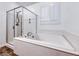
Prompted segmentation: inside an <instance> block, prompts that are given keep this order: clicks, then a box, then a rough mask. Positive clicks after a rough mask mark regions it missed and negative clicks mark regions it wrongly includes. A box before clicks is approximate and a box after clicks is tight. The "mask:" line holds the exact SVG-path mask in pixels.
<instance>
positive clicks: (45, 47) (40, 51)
mask: <svg viewBox="0 0 79 59" xmlns="http://www.w3.org/2000/svg"><path fill="white" fill-rule="evenodd" d="M38 36H39V38H38V39H37V40H34V39H29V38H23V37H15V38H14V40H13V42H12V45H13V49H14V50H15V52H16V54H18V55H24V56H27V55H31V56H33V55H35V56H36V55H42V56H44V55H49V56H51V55H73V54H74V55H79V53H78V52H76V51H75V49H74V47H73V46H71V44H70V43H69V42H68V41H67V40H66V39H65V38H64V37H63V36H62V35H55V34H52V35H51V34H46V33H44V34H43V33H42V34H38ZM54 49H56V50H58V51H56V50H54ZM62 51H63V52H62ZM64 52H68V53H64Z"/></svg>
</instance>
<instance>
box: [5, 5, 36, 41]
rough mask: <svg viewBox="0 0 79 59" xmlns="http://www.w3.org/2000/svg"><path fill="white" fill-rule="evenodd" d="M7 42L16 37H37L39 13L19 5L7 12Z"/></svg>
mask: <svg viewBox="0 0 79 59" xmlns="http://www.w3.org/2000/svg"><path fill="white" fill-rule="evenodd" d="M6 15H7V16H6V18H7V20H6V42H11V41H12V40H13V38H14V37H29V38H35V35H36V34H37V15H36V14H35V13H33V12H32V11H30V10H29V9H27V8H25V7H23V6H19V7H16V8H14V9H11V10H9V11H7V12H6Z"/></svg>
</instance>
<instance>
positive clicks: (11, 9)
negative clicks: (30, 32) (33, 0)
mask: <svg viewBox="0 0 79 59" xmlns="http://www.w3.org/2000/svg"><path fill="white" fill-rule="evenodd" d="M21 7H22V14H23V8H24V9H26V10H28V11H29V12H31V13H32V14H34V15H35V16H36V32H35V33H36V34H37V16H38V15H37V14H35V13H34V12H32V11H30V10H29V9H28V8H25V7H23V6H19V7H16V8H13V9H11V10H8V11H6V43H9V42H8V12H10V11H14V30H13V31H14V32H13V35H14V37H15V10H16V9H18V8H21ZM22 17H23V16H22ZM21 35H22V18H21Z"/></svg>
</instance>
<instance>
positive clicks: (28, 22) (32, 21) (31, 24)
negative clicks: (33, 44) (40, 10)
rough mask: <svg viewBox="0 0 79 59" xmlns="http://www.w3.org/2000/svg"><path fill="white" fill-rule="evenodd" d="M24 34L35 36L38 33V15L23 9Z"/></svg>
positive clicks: (25, 35)
mask: <svg viewBox="0 0 79 59" xmlns="http://www.w3.org/2000/svg"><path fill="white" fill-rule="evenodd" d="M22 22H23V23H22V24H23V26H22V27H23V36H24V37H30V38H34V37H35V35H36V16H35V15H34V14H32V13H31V12H29V11H28V10H26V9H23V21H22Z"/></svg>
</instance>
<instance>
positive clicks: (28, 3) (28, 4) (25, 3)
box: [16, 2, 38, 6]
mask: <svg viewBox="0 0 79 59" xmlns="http://www.w3.org/2000/svg"><path fill="white" fill-rule="evenodd" d="M16 3H17V4H19V5H21V6H30V5H32V4H36V3H38V2H16Z"/></svg>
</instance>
